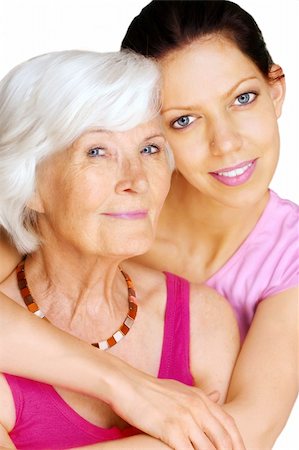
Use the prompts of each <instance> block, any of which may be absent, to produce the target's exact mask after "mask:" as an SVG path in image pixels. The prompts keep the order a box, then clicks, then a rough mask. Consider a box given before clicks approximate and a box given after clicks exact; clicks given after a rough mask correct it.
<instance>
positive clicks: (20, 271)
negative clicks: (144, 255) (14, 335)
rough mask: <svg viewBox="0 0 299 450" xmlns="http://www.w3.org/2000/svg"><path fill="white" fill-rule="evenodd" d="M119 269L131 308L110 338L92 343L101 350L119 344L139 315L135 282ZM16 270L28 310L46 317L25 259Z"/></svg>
mask: <svg viewBox="0 0 299 450" xmlns="http://www.w3.org/2000/svg"><path fill="white" fill-rule="evenodd" d="M119 270H120V271H121V273H122V275H123V277H124V279H125V280H126V284H127V288H128V303H129V310H128V313H127V316H126V318H125V320H124V321H123V323H122V324H121V326H120V327H119V328H118V329H117V330H116V331H115V333H113V334H112V335H111V336H110V337H109V338H108V339H104V340H103V341H99V342H95V343H93V344H91V345H93V346H94V347H97V348H99V349H100V350H107V349H108V348H110V347H113V345H115V344H117V343H118V342H119V341H120V340H121V339H122V338H123V337H124V336H126V334H128V332H129V331H130V329H131V328H132V326H133V324H134V321H135V318H136V315H137V309H138V306H137V303H136V294H135V288H134V285H133V282H132V280H131V278H130V277H129V275H128V274H127V273H126V272H124V271H123V270H122V269H119ZM16 272H17V280H18V286H19V289H20V292H21V295H22V298H23V300H24V303H25V305H26V306H27V308H28V310H29V311H30V312H32V313H33V314H35V315H36V316H38V317H40V318H42V319H43V318H45V315H44V314H43V312H42V311H41V310H40V309H39V307H38V305H37V303H36V302H35V300H34V298H33V297H32V295H31V292H30V290H29V287H28V284H27V280H26V276H25V259H23V260H22V261H21V262H20V263H19V264H18V266H17V269H16Z"/></svg>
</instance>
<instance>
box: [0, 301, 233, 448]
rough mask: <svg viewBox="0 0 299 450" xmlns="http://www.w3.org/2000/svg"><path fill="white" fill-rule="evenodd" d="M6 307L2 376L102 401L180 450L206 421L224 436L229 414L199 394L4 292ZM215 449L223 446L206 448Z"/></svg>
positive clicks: (0, 338) (0, 328) (0, 330)
mask: <svg viewBox="0 0 299 450" xmlns="http://www.w3.org/2000/svg"><path fill="white" fill-rule="evenodd" d="M0 308H1V314H0V342H1V345H0V371H3V372H7V373H12V374H15V375H19V376H23V377H27V378H31V379H33V380H39V381H42V382H46V383H49V384H53V385H56V386H61V387H65V388H67V389H71V390H73V391H79V392H82V393H84V394H87V395H90V396H92V397H96V398H99V399H101V400H103V401H105V402H106V403H107V404H109V405H110V406H111V407H112V409H113V410H114V411H115V412H116V413H117V414H118V415H119V416H121V417H122V418H124V419H125V420H126V421H127V422H129V423H130V424H131V425H133V426H135V427H137V428H139V429H140V430H142V431H144V432H145V433H147V434H148V435H150V436H153V437H155V438H157V439H160V440H161V441H163V442H165V443H166V444H167V445H170V447H171V448H174V449H177V450H181V449H182V448H184V450H188V449H190V450H191V449H192V448H193V447H192V446H191V444H190V435H192V436H194V439H196V441H198V440H201V438H202V434H203V433H202V431H201V429H202V428H204V424H205V423H206V422H208V425H207V428H209V430H210V432H211V433H214V431H215V433H217V432H218V430H219V427H217V426H215V424H214V422H215V421H216V422H217V424H218V420H219V421H221V420H223V415H224V413H223V414H222V416H221V417H219V419H218V418H217V420H215V418H214V416H213V414H212V413H211V412H210V409H209V406H208V405H207V402H208V401H209V399H207V400H206V397H205V396H204V394H203V393H202V392H201V391H200V390H199V389H197V388H195V387H189V386H185V385H183V384H181V383H179V382H177V381H173V380H162V379H156V378H154V377H152V376H150V375H147V374H145V373H143V372H140V371H138V370H136V369H134V368H132V367H131V366H129V365H128V364H126V363H125V362H123V361H122V360H120V359H118V358H116V357H114V356H112V355H111V354H109V353H106V352H101V351H99V350H98V349H96V348H94V347H92V346H91V345H89V344H86V343H84V342H82V341H80V340H79V339H77V338H75V337H73V336H71V335H69V334H67V333H64V332H63V331H61V330H59V329H58V328H55V327H54V326H52V325H51V324H49V323H48V322H46V321H44V320H41V319H39V318H37V317H36V316H34V315H33V314H30V313H28V312H27V311H26V310H25V309H24V308H21V307H20V306H18V305H17V304H16V303H14V302H13V301H12V300H10V299H8V298H7V297H6V296H5V295H4V294H2V293H0ZM16 324H17V332H16ZM20 336H21V338H20ZM210 404H212V402H211V401H210ZM136 405H138V408H136ZM216 406H217V405H216ZM217 407H218V406H217ZM212 416H213V417H212ZM211 419H212V421H213V425H212V426H211V425H209V424H210V423H211ZM221 437H222V435H220V439H221ZM145 438H146V437H145V436H144V439H145ZM120 442H121V441H120ZM157 444H158V443H157ZM99 445H100V444H99ZM161 445H162V444H161ZM120 448H121V447H120ZM139 448H140V447H139ZM161 448H163V446H162V447H161ZM215 448H221V447H217V446H215V447H214V446H212V445H211V444H210V443H209V446H208V445H206V446H205V450H213V449H215ZM238 450H239V449H238Z"/></svg>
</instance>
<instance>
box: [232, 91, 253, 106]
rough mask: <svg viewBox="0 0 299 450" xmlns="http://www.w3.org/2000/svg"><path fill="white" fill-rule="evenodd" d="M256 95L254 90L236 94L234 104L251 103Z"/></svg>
mask: <svg viewBox="0 0 299 450" xmlns="http://www.w3.org/2000/svg"><path fill="white" fill-rule="evenodd" d="M256 97H257V94H256V93H255V92H244V94H241V95H238V97H237V98H236V100H235V102H234V105H248V104H249V103H252V102H253V101H254V100H255V99H256Z"/></svg>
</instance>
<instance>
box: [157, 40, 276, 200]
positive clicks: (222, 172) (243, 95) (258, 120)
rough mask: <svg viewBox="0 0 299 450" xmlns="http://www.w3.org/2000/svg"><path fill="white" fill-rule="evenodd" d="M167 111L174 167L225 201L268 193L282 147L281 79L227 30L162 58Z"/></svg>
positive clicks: (204, 189) (214, 197)
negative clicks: (265, 71) (271, 76)
mask: <svg viewBox="0 0 299 450" xmlns="http://www.w3.org/2000/svg"><path fill="white" fill-rule="evenodd" d="M161 68H162V74H163V108H162V116H163V119H164V125H165V130H166V137H167V139H168V141H169V143H170V146H171V147H172V149H173V152H174V155H175V160H176V166H177V169H178V170H179V171H180V172H181V173H182V175H183V176H184V177H185V178H186V179H187V180H188V181H189V182H190V183H191V184H192V185H193V186H194V187H195V188H196V189H198V190H199V191H200V192H201V193H202V194H203V195H205V196H207V197H209V198H210V199H214V200H215V201H216V202H219V203H221V204H225V205H227V206H232V207H238V206H242V205H246V204H252V203H255V202H256V201H258V200H259V199H260V198H262V197H263V195H264V194H265V192H266V190H267V188H268V186H269V183H270V180H271V178H272V176H273V173H274V171H275V168H276V164H277V161H278V155H279V134H278V127H277V118H278V117H279V115H280V113H281V106H282V102H283V97H284V85H283V82H282V81H276V82H275V83H271V84H270V83H268V81H267V80H266V79H265V77H264V76H263V75H262V74H261V72H260V71H259V70H258V68H257V67H256V66H255V64H254V63H253V62H252V61H251V60H250V59H249V58H247V57H246V56H245V55H244V54H243V53H242V52H241V51H240V50H239V49H238V48H237V47H236V46H235V45H234V44H232V43H231V42H230V41H228V40H226V39H224V38H217V37H210V38H205V39H202V40H198V41H196V42H193V43H192V44H191V45H190V46H187V47H184V48H183V49H180V50H177V51H174V52H171V53H170V54H168V55H167V56H166V57H165V58H163V59H162V60H161Z"/></svg>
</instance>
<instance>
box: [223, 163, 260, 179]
mask: <svg viewBox="0 0 299 450" xmlns="http://www.w3.org/2000/svg"><path fill="white" fill-rule="evenodd" d="M251 166H252V163H249V164H247V165H246V166H244V167H239V168H238V169H235V170H230V171H229V172H216V173H217V174H218V175H221V176H222V177H230V178H233V177H237V176H239V175H242V174H243V173H244V172H246V170H248V169H249V167H251Z"/></svg>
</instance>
